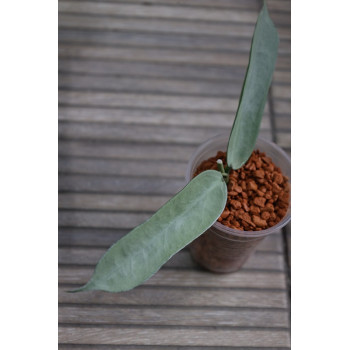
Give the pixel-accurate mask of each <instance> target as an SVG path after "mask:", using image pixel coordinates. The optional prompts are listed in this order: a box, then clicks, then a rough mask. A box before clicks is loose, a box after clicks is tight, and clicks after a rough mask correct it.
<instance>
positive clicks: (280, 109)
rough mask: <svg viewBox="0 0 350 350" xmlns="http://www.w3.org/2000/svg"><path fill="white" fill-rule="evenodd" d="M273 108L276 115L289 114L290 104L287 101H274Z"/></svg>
mask: <svg viewBox="0 0 350 350" xmlns="http://www.w3.org/2000/svg"><path fill="white" fill-rule="evenodd" d="M274 108H275V113H276V114H290V112H291V102H290V99H288V100H279V99H276V98H275V100H274Z"/></svg>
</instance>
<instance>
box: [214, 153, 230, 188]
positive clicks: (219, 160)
mask: <svg viewBox="0 0 350 350" xmlns="http://www.w3.org/2000/svg"><path fill="white" fill-rule="evenodd" d="M216 163H217V164H218V169H219V171H220V172H221V174H222V176H223V178H224V179H225V182H226V183H228V179H229V177H228V173H226V172H225V169H224V164H223V163H222V160H221V159H218V160H217V161H216Z"/></svg>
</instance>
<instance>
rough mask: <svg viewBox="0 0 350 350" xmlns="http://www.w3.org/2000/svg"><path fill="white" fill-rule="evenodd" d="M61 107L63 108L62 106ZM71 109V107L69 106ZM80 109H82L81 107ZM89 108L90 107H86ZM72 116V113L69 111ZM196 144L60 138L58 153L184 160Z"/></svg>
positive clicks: (65, 154)
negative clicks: (160, 143)
mask: <svg viewBox="0 0 350 350" xmlns="http://www.w3.org/2000/svg"><path fill="white" fill-rule="evenodd" d="M60 109H61V108H60ZM68 109H69V108H68ZM79 110H80V109H79ZM86 110H89V109H86ZM68 115H69V116H70V114H69V113H68ZM195 149H196V146H192V145H176V144H170V145H169V144H162V145H159V144H150V143H145V144H141V143H134V142H132V143H127V142H122V143H119V142H114V141H111V142H109V143H108V142H105V141H102V142H100V141H89V140H82V141H74V140H60V142H59V144H58V154H59V155H62V156H73V157H74V156H75V157H101V158H110V159H129V160H132V159H133V160H139V161H140V160H149V159H153V160H158V161H159V160H167V161H170V160H184V161H186V162H187V161H188V160H189V159H190V156H191V155H192V153H193V152H194V151H195Z"/></svg>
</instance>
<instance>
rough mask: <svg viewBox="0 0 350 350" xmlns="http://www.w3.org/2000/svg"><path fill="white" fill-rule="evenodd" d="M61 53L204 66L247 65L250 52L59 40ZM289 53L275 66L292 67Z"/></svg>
mask: <svg viewBox="0 0 350 350" xmlns="http://www.w3.org/2000/svg"><path fill="white" fill-rule="evenodd" d="M58 54H59V56H60V57H64V58H86V59H100V60H113V61H116V60H122V61H128V62H155V63H158V62H159V63H163V62H165V63H176V64H196V65H200V66H203V67H205V66H206V65H215V66H242V67H247V65H248V60H249V53H248V52H244V53H241V52H235V53H234V54H233V53H232V52H229V53H227V52H223V51H221V52H215V51H198V50H194V51H187V50H179V49H161V48H134V47H132V48H131V47H117V48H114V47H110V46H98V47H96V46H87V45H79V46H78V45H73V44H72V45H68V44H60V45H59V47H58ZM289 68H290V57H289V56H288V55H286V56H285V55H284V56H281V55H280V56H278V57H277V61H276V69H289Z"/></svg>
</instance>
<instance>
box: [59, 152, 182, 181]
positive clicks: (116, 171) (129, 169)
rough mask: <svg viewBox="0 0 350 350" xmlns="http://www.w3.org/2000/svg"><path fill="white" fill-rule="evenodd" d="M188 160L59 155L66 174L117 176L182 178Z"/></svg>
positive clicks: (62, 170) (62, 169)
mask: <svg viewBox="0 0 350 350" xmlns="http://www.w3.org/2000/svg"><path fill="white" fill-rule="evenodd" d="M186 168H187V163H186V162H179V161H177V162H167V161H164V160H163V161H161V162H158V161H152V160H147V161H135V160H128V159H123V160H116V159H95V158H92V159H87V158H72V157H69V156H68V157H59V158H58V170H59V171H60V172H63V173H65V174H69V173H73V174H97V175H99V174H101V175H117V176H129V175H131V176H158V177H159V176H161V177H164V178H176V177H178V178H181V179H183V177H184V175H185V173H186Z"/></svg>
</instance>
